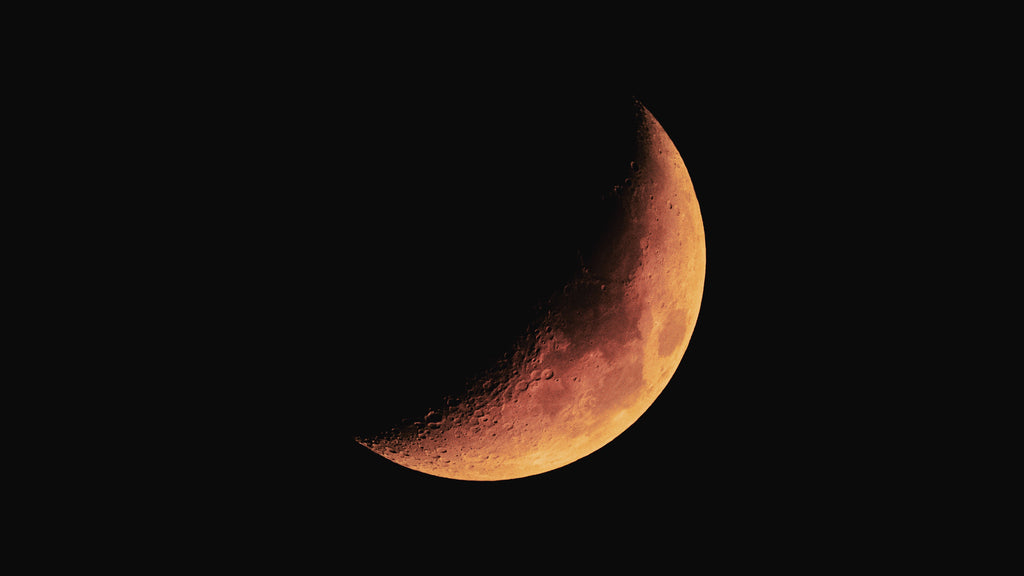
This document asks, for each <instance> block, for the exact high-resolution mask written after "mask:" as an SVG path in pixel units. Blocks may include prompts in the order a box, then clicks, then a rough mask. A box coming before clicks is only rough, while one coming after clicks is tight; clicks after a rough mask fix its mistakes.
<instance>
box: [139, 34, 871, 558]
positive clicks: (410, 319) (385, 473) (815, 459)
mask: <svg viewBox="0 0 1024 576" xmlns="http://www.w3.org/2000/svg"><path fill="white" fill-rule="evenodd" d="M695 48H696V47H695ZM678 54H679V59H678V61H677V62H676V63H675V65H674V68H672V70H678V73H667V72H665V71H661V72H660V73H658V74H645V73H643V71H642V70H640V69H637V68H633V67H629V66H625V67H623V66H621V65H620V64H619V63H618V62H607V63H604V64H602V65H599V66H597V67H596V71H595V72H594V73H591V74H581V73H575V72H577V70H576V69H575V68H573V67H571V66H568V67H567V66H562V65H554V66H552V65H550V63H547V64H544V65H542V64H539V63H537V62H536V61H528V60H527V61H524V60H521V59H517V58H509V59H508V60H505V61H502V62H493V61H491V62H488V65H487V66H481V65H480V64H479V63H477V62H476V61H474V60H472V59H467V58H466V57H465V56H463V57H461V58H460V59H456V60H453V61H452V60H446V59H445V58H444V55H443V54H442V55H438V54H437V53H436V52H431V53H430V54H429V55H424V56H422V57H420V58H418V57H417V55H416V54H414V53H402V54H401V57H400V58H388V59H385V60H384V61H383V62H377V63H375V64H374V65H373V66H372V67H371V66H369V65H368V64H366V63H365V62H363V61H362V60H360V59H358V58H356V59H353V60H352V64H351V66H347V67H344V66H343V67H341V68H340V69H339V68H334V69H330V70H325V69H324V68H322V67H321V66H320V63H322V61H319V60H314V61H311V62H306V63H303V62H301V61H297V60H290V61H287V62H279V63H274V64H268V62H273V60H272V58H270V57H269V55H268V58H267V59H260V58H258V57H254V56H253V55H251V54H250V55H249V56H250V58H248V59H247V60H246V61H251V62H256V63H258V65H253V66H251V67H249V68H246V67H244V66H240V65H239V61H238V60H229V61H225V62H224V63H219V62H217V61H216V60H212V61H211V60H207V61H206V62H205V66H204V67H202V68H199V69H198V71H196V72H193V74H196V73H198V74H207V75H208V76H206V77H203V81H202V82H192V83H186V84H169V85H167V86H157V87H155V88H153V90H158V89H159V90H163V91H162V92H161V97H162V98H163V99H162V100H160V102H161V103H162V104H161V105H160V106H155V107H154V109H152V110H147V113H149V114H156V115H158V116H159V118H160V127H161V129H162V130H165V131H166V132H167V133H168V134H169V135H171V141H172V142H186V143H187V146H186V145H181V146H172V147H171V148H172V153H170V154H167V155H166V156H163V157H161V158H159V159H158V160H156V161H152V160H151V161H152V162H153V163H154V170H156V171H157V173H158V174H160V176H161V177H160V182H161V183H162V184H165V187H166V189H167V194H166V196H165V197H161V198H166V200H165V204H164V205H163V206H162V207H161V212H160V221H161V222H163V223H164V225H167V226H168V230H169V232H171V233H170V234H168V235H167V236H166V238H165V239H164V241H163V242H164V243H165V245H164V246H161V247H160V248H159V250H158V251H159V253H160V254H161V255H162V256H163V257H165V258H168V259H172V260H175V261H176V262H177V266H181V267H182V268H183V269H185V270H187V271H188V273H187V274H181V275H175V274H173V273H169V272H165V273H164V276H162V277H160V276H158V277H157V278H156V279H155V282H156V283H158V284H159V286H160V289H161V290H163V291H165V293H166V294H169V295H170V296H169V297H167V298H163V299H161V300H160V305H161V314H163V315H165V317H166V318H167V322H168V325H169V326H170V328H169V330H168V334H171V335H172V336H169V338H170V339H171V340H172V341H173V345H172V346H169V347H168V348H167V349H166V350H162V351H161V354H165V356H163V358H164V360H163V362H164V364H161V365H162V366H165V371H166V377H167V382H168V384H167V388H166V393H165V394H166V398H167V399H168V400H167V402H168V404H166V405H165V406H179V407H181V408H180V410H181V414H182V421H181V422H176V424H175V426H174V427H172V428H169V429H168V430H169V431H168V432H167V433H166V441H167V442H168V446H170V447H169V448H167V450H169V451H172V452H174V453H176V454H177V455H178V457H180V458H184V459H186V460H187V461H188V465H187V466H183V467H180V468H177V469H175V468H173V467H168V469H167V470H165V471H164V472H166V473H167V474H169V477H170V479H171V480H170V482H171V483H172V484H173V485H175V486H177V487H178V489H177V490H176V491H175V493H174V494H173V495H172V496H171V497H170V498H171V501H172V503H173V502H178V503H180V504H182V505H183V506H193V505H196V503H197V502H199V503H209V510H211V511H214V512H215V513H216V514H218V515H220V516H222V517H223V518H225V519H227V520H226V521H229V522H230V523H231V524H234V525H238V524H247V523H251V524H252V525H253V526H265V525H280V524H282V523H283V524H288V525H295V526H297V527H298V528H296V529H297V530H299V531H300V532H301V533H303V534H305V533H307V532H308V533H310V534H311V535H312V536H311V537H313V538H320V537H325V536H326V535H328V534H332V533H333V532H329V531H328V532H324V531H321V530H318V527H320V526H324V525H327V526H331V527H332V528H330V530H335V531H336V530H340V529H341V528H339V526H350V527H352V528H353V529H354V530H356V531H357V532H359V533H361V534H389V533H393V532H394V531H395V530H398V531H401V530H411V531H413V532H415V533H424V532H430V531H432V530H434V529H435V527H436V528H437V529H438V530H441V531H443V530H445V529H453V527H458V529H459V530H462V531H464V532H472V531H474V530H476V529H477V528H476V527H477V524H475V523H472V522H471V523H469V524H468V525H467V524H466V522H467V520H466V519H467V518H471V519H474V521H478V522H479V523H480V524H479V525H480V526H485V527H486V526H493V527H495V529H497V528H501V527H502V526H504V523H505V522H508V521H509V518H518V517H529V518H531V519H533V520H535V522H536V523H537V524H538V525H539V526H540V527H541V528H540V529H542V530H547V531H557V530H558V529H559V526H561V525H562V524H560V523H563V522H564V523H568V524H569V525H571V526H574V527H580V526H583V525H588V524H591V523H593V524H595V525H600V523H601V522H605V521H606V520H605V514H606V513H608V511H609V510H611V511H615V512H616V513H620V512H621V513H624V514H626V515H627V517H628V518H631V519H632V520H630V521H633V522H638V523H639V522H650V521H671V522H685V531H686V533H688V534H693V535H694V536H700V535H704V536H706V537H708V538H710V539H712V540H715V541H716V542H718V545H722V541H721V540H720V539H716V538H715V537H714V535H715V534H719V533H725V532H731V531H734V530H736V529H737V523H740V524H741V525H742V529H744V530H752V531H755V532H758V531H766V530H771V527H772V525H773V523H776V522H779V521H780V519H784V520H786V521H787V522H790V521H794V522H799V523H801V524H802V525H804V526H805V527H806V526H813V525H814V523H816V522H819V521H822V519H823V518H825V517H827V516H829V515H835V514H845V513H848V512H849V510H851V509H852V508H854V507H856V506H858V505H860V504H864V503H867V502H869V501H870V499H871V498H872V495H873V494H874V490H875V489H876V487H877V485H878V482H879V474H880V472H879V470H881V469H880V468H878V467H872V468H864V467H860V466H858V464H857V463H858V462H859V459H860V458H862V457H863V456H864V454H863V452H864V450H865V448H864V447H863V446H865V444H864V440H865V439H873V438H874V437H875V435H876V432H874V431H873V430H872V428H871V425H872V424H871V419H872V418H875V416H871V417H867V418H866V420H865V421H861V420H858V419H859V417H860V414H861V412H862V411H861V408H862V407H863V406H864V405H865V404H866V403H867V404H871V405H872V406H873V407H877V405H878V403H877V399H878V398H879V397H880V396H879V395H878V394H879V393H880V392H882V387H881V384H871V382H872V380H871V379H870V378H872V377H874V374H872V373H870V371H869V370H866V369H865V368H864V367H863V364H862V363H860V362H859V356H858V353H859V352H858V351H857V349H856V348H854V347H852V345H853V344H855V343H857V342H858V341H859V337H860V336H861V335H862V334H863V333H864V332H865V331H869V330H873V329H874V328H872V325H871V322H870V321H868V320H865V318H866V316H862V315H861V312H862V311H863V310H864V306H863V304H862V299H861V298H860V296H861V295H863V294H870V293H871V291H872V290H874V289H875V287H874V286H872V285H870V283H865V281H864V280H863V278H864V276H865V274H864V272H865V270H868V271H869V272H870V273H871V274H874V275H875V276H877V275H878V274H879V272H878V271H877V270H869V269H868V268H867V267H866V262H867V260H868V259H870V256H871V254H870V253H868V254H865V253H864V252H863V251H859V252H858V251H857V250H853V249H851V240H850V238H849V237H847V229H846V228H844V226H845V225H847V224H848V223H849V222H850V221H851V220H856V221H857V222H861V223H862V225H861V227H860V228H858V229H857V230H858V233H862V234H863V233H865V232H864V231H865V230H871V229H872V228H873V226H874V225H875V219H876V218H878V217H879V214H878V213H876V212H872V211H864V210H863V209H862V206H863V204H864V203H863V202H862V200H863V199H864V198H865V197H867V196H870V195H871V194H873V193H874V192H873V190H872V188H871V186H870V182H869V181H866V180H865V177H864V174H863V170H862V166H863V163H864V162H866V161H874V162H875V163H876V166H884V159H880V158H874V159H872V158H871V155H872V154H873V149H872V148H871V147H865V146H863V145H862V142H863V140H862V137H863V133H864V131H865V130H868V129H869V128H870V126H871V122H872V121H873V120H872V117H871V109H870V107H864V106H858V105H856V103H857V101H858V100H857V95H858V90H862V89H863V88H862V86H864V84H863V81H862V75H863V71H861V70H859V69H858V68H857V67H856V66H853V65H852V64H850V63H843V62H842V61H841V60H840V59H841V58H842V57H843V56H842V55H841V54H831V55H830V56H829V57H830V58H831V60H830V62H831V64H830V66H825V67H823V66H822V65H821V62H820V61H819V60H812V59H808V58H809V57H808V53H807V52H806V51H804V50H803V49H802V48H801V47H799V46H794V47H793V48H792V50H790V49H788V48H785V47H781V48H780V47H776V49H774V50H773V51H771V52H770V53H766V54H760V53H758V52H757V51H756V50H745V51H738V50H734V49H733V48H732V47H730V46H716V47H715V49H714V50H712V51H711V52H708V51H707V50H704V49H695V50H684V49H682V48H680V49H679V51H678ZM709 54H713V55H714V57H711V56H710V55H709ZM370 68H372V70H371V69H370ZM830 70H842V71H843V73H842V74H836V73H834V72H830ZM567 71H569V72H573V73H568V72H567ZM652 79H656V80H657V82H654V81H652ZM632 98H638V99H639V100H640V101H641V102H642V103H643V104H644V105H646V106H647V107H648V108H649V109H650V110H651V112H652V113H653V114H654V116H655V117H656V118H657V119H658V120H659V122H660V123H661V124H662V125H663V126H664V128H665V130H666V131H667V133H668V134H669V136H670V137H671V138H672V140H673V141H674V142H675V144H676V146H677V147H678V149H679V151H680V153H681V155H682V157H683V159H684V161H685V162H686V165H687V167H688V169H689V172H690V176H691V177H692V180H693V183H694V186H695V189H696V194H697V198H698V201H699V202H700V206H701V212H702V216H703V220H704V227H705V232H706V236H707V262H708V263H707V279H706V283H705V291H704V299H703V302H702V306H701V311H700V314H699V317H698V321H697V326H696V330H695V332H694V334H693V338H692V340H691V342H690V345H689V348H688V349H687V351H686V354H685V356H684V358H683V361H682V364H681V365H680V367H679V369H678V371H677V373H676V375H675V377H674V378H673V379H672V381H671V382H670V383H669V385H668V387H667V389H666V390H665V391H664V392H663V394H662V395H661V396H660V397H659V399H658V400H657V401H656V402H655V403H654V405H653V406H652V407H651V408H650V409H649V410H648V411H647V412H646V413H645V414H644V415H643V416H642V417H641V418H640V420H639V421H638V422H637V423H636V424H635V425H633V426H632V427H631V428H630V429H628V430H627V431H626V432H624V433H623V434H622V435H621V436H620V437H618V438H616V439H615V440H614V441H613V442H611V443H610V444H609V445H607V446H605V447H604V448H602V449H600V450H599V451H597V452H595V453H594V454H592V455H590V456H587V457H585V458H583V459H581V460H580V461H577V462H575V463H573V464H570V465H568V466H565V467H563V468H560V469H557V470H554V471H551V472H549V473H545V474H542V475H538V476H535V477H530V478H525V479H520V480H513V481H503V482H493V483H474V482H463V481H454V480H447V479H441V478H436V477H432V476H428V475H425V474H421V473H418V472H414V471H412V470H408V469H405V468H402V467H400V466H397V465H394V464H392V463H390V462H388V461H386V460H385V459H383V458H381V457H379V456H377V455H375V454H373V453H372V452H370V451H368V450H366V449H365V448H363V447H361V446H359V445H357V444H356V443H355V442H354V441H353V440H352V436H353V434H355V433H357V432H360V431H366V430H371V429H373V428H375V427H379V426H381V425H382V424H386V423H391V422H394V418H395V417H396V416H400V415H408V414H410V413H415V410H418V409H420V408H421V407H422V406H424V405H426V404H428V403H430V402H432V401H434V399H436V398H439V397H440V396H442V395H443V394H444V393H447V392H452V391H457V390H458V388H459V386H461V384H462V383H463V382H464V381H465V379H466V378H468V377H469V376H470V375H471V374H472V373H473V372H474V371H476V370H479V369H480V368H483V367H486V366H488V365H489V364H490V362H491V361H493V359H494V357H495V356H496V355H498V354H500V353H501V352H504V351H505V350H507V349H508V344H509V342H510V339H511V338H514V337H515V336H516V335H518V332H519V330H520V329H521V326H522V325H523V322H524V321H525V320H528V319H529V318H530V317H531V316H532V314H533V313H535V312H536V304H537V303H538V301H539V300H540V299H542V298H543V297H544V296H546V295H547V294H548V293H549V292H550V290H552V289H553V288H557V286H558V285H559V283H560V282H561V281H564V279H565V278H566V277H567V275H568V274H571V273H572V271H573V270H574V266H575V265H577V263H578V261H579V259H580V258H581V257H583V258H585V257H586V254H587V251H588V250H592V249H593V247H594V242H595V238H598V237H599V236H600V234H601V231H602V225H601V224H602V222H604V219H605V218H607V217H608V214H607V213H606V211H604V209H603V208H602V207H601V204H600V203H593V200H592V198H593V195H594V194H599V191H600V190H603V189H607V188H609V187H610V186H612V185H614V184H615V183H616V182H618V181H620V180H621V179H622V178H623V177H624V176H625V175H626V174H628V161H629V154H630V152H631V150H630V139H629V131H628V127H629V119H630V118H629V116H630V114H631V106H632V104H631V99H632ZM167 103H169V104H167ZM852 150H856V151H857V152H858V153H857V154H851V151H852ZM883 171H884V170H883ZM151 173H152V171H151ZM179 217H180V218H179ZM145 224H146V223H145V222H142V225H145ZM837 230H838V231H837ZM854 240H856V239H854ZM145 256H146V257H152V254H148V253H147V254H145ZM861 353H863V354H872V355H875V356H877V355H878V354H882V355H884V354H888V353H890V352H889V351H887V350H880V349H877V348H876V349H871V348H870V346H869V347H868V349H867V350H866V351H862V352H861ZM864 382H868V384H867V385H864ZM161 390H163V388H161ZM884 409H885V408H884V403H883V410H884ZM164 410H166V408H164ZM183 440H184V441H185V444H184V446H185V447H184V448H182V447H181V446H182V444H181V442H182V441H183ZM887 457H888V456H887ZM200 506H202V504H200ZM628 524H629V522H628V521H627V523H626V524H622V525H628Z"/></svg>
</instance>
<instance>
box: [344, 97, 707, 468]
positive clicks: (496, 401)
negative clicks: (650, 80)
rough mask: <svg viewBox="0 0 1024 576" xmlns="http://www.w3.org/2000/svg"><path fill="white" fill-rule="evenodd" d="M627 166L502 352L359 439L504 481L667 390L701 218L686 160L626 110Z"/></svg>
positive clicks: (386, 451) (696, 285) (689, 306)
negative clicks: (576, 255)
mask: <svg viewBox="0 0 1024 576" xmlns="http://www.w3.org/2000/svg"><path fill="white" fill-rule="evenodd" d="M636 115H637V118H636V120H637V122H636V138H637V155H636V158H634V159H633V162H632V163H631V167H632V175H631V177H630V179H629V181H628V182H627V183H624V184H623V186H621V187H617V189H616V190H615V191H614V192H613V194H614V195H615V197H614V201H615V202H616V203H617V209H618V213H617V216H616V218H617V222H616V224H615V226H614V227H613V229H612V230H610V231H609V232H610V236H609V240H608V242H607V243H606V244H605V246H604V249H603V250H602V251H601V256H600V257H599V258H598V259H597V261H596V262H594V263H593V265H592V266H591V267H590V268H583V269H581V270H580V271H579V273H578V274H577V275H576V277H575V279H574V280H573V281H571V282H570V283H569V284H567V285H566V286H565V288H564V290H562V292H561V293H559V294H556V295H555V296H554V297H552V298H551V300H550V306H549V308H548V310H547V312H546V314H545V316H544V317H543V319H542V320H541V321H540V323H539V324H536V325H534V326H530V327H529V328H528V329H527V331H526V334H524V335H523V337H522V338H521V339H520V341H519V343H518V345H517V346H516V348H515V350H514V351H513V352H512V353H511V354H509V356H508V358H507V360H505V361H503V362H502V363H500V365H498V366H496V367H494V368H493V369H492V370H490V371H489V372H488V373H486V374H484V375H482V376H481V377H480V378H479V379H478V380H477V381H475V382H473V383H471V384H470V386H469V387H468V389H467V391H466V392H465V394H462V395H461V396H459V397H449V398H446V399H444V400H442V401H441V402H440V403H439V404H438V406H437V407H436V408H435V409H434V410H432V411H430V412H428V413H426V414H424V415H423V417H422V418H421V419H420V420H417V421H414V422H408V423H405V424H402V425H399V426H396V427H394V428H392V429H391V430H388V431H386V432H383V433H381V434H378V435H375V436H372V437H360V438H357V441H359V442H360V443H361V444H363V445H364V446H366V447H368V448H370V449H371V450H373V451H374V452H377V453H378V454H380V455H381V456H384V457H385V458H387V459H389V460H392V461H393V462H396V463H398V464H401V465H402V466H406V467H409V468H412V469H414V470H419V471H421V472H425V473H428V474H433V475H436V476H443V477H447V478H458V479H466V480H503V479H510V478H519V477H523V476H530V475H533V474H539V473H541V472H546V471H549V470H553V469H555V468H559V467H561V466H564V465H566V464H569V463H570V462H573V461H575V460H578V459H580V458H582V457H584V456H586V455H587V454H590V453H592V452H594V451H595V450H597V449H599V448H601V447H602V446H604V445H605V444H607V443H608V442H610V441H611V440H612V439H614V438H615V437H616V436H618V435H619V434H621V433H622V432H623V431H624V430H626V428H628V427H629V426H630V425H632V424H633V423H634V422H636V420H637V419H638V418H639V417H640V416H641V415H642V414H643V413H644V412H645V411H646V410H647V409H648V408H649V407H650V406H651V404H652V403H653V402H654V400H655V399H656V398H657V396H658V394H660V393H661V391H662V390H664V388H665V386H666V385H667V384H668V382H669V380H670V379H671V378H672V375H673V374H674V372H675V371H676V368H677V367H678V366H679V363H680V361H681V360H682V357H683V352H684V351H685V350H686V346H687V344H688V343H689V341H690V337H691V335H692V334H693V330H694V326H695V324H696V321H697V312H698V311H699V309H700V303H701V296H702V294H703V290H704V271H705V244H704V225H703V222H702V220H701V214H700V208H699V206H698V205H697V197H696V195H695V194H694V190H693V185H692V183H691V182H690V177H689V174H688V173H687V170H686V166H685V165H684V164H683V159H682V158H681V157H680V155H679V152H678V150H676V147H675V145H674V144H673V143H672V141H671V140H670V139H669V137H668V135H667V134H666V133H665V130H664V129H663V128H662V127H661V125H660V124H659V123H658V121H657V120H656V119H655V118H654V116H653V115H652V114H651V113H650V111H648V110H647V109H646V108H645V107H643V106H642V105H640V104H639V103H637V107H636Z"/></svg>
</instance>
